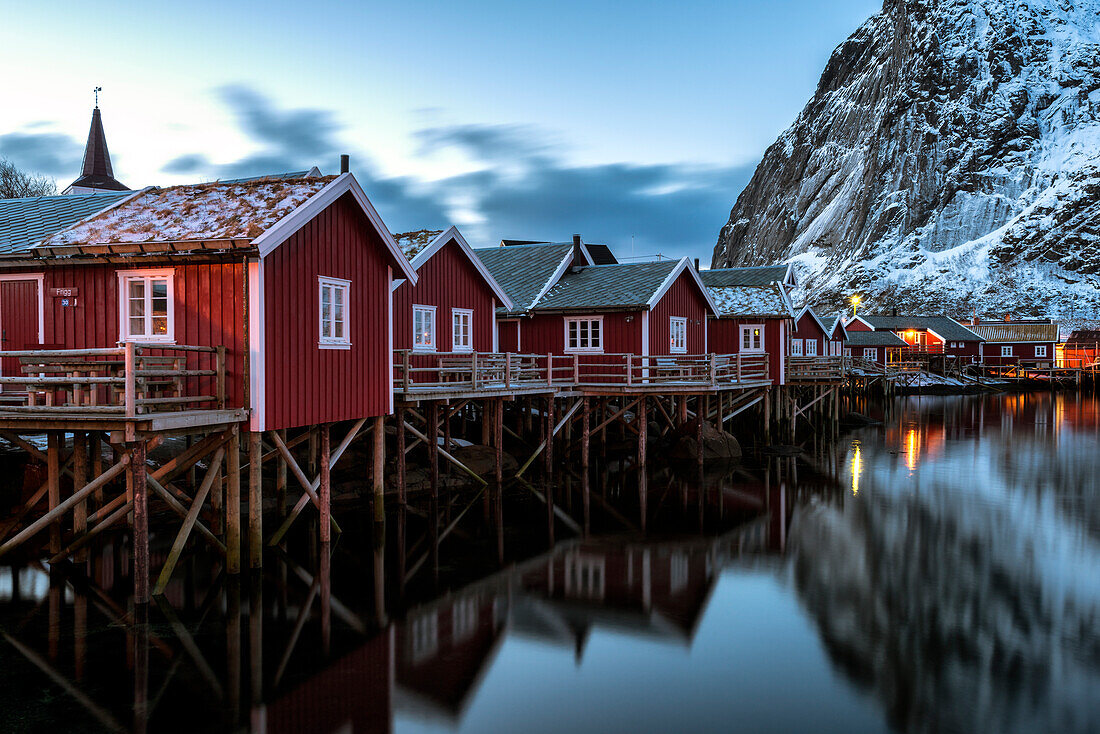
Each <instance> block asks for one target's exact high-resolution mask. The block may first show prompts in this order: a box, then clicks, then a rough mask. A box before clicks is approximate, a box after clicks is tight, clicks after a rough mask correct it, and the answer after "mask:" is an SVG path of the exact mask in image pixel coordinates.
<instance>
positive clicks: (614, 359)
mask: <svg viewBox="0 0 1100 734" xmlns="http://www.w3.org/2000/svg"><path fill="white" fill-rule="evenodd" d="M769 379H770V375H769V371H768V355H767V354H763V353H754V354H726V355H722V354H702V355H671V356H670V355H666V356H649V357H643V356H639V355H636V354H604V353H591V354H587V353H576V354H512V353H507V354H496V353H491V354H487V353H470V352H465V353H457V352H447V353H423V352H415V351H410V350H405V349H402V350H397V351H396V352H395V354H394V389H395V390H396V391H398V392H406V393H408V392H417V391H420V392H426V391H433V390H459V389H483V388H494V389H509V388H521V387H532V386H536V387H542V386H545V387H553V388H568V387H596V386H616V387H631V386H643V385H661V384H664V385H701V386H707V385H709V386H718V385H731V384H740V383H759V382H766V381H768V380H769Z"/></svg>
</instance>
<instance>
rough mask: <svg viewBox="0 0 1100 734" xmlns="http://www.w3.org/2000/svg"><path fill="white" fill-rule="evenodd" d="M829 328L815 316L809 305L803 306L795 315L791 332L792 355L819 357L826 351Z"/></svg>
mask: <svg viewBox="0 0 1100 734" xmlns="http://www.w3.org/2000/svg"><path fill="white" fill-rule="evenodd" d="M831 331H832V330H831V329H830V328H829V327H827V326H826V325H825V324H824V323H823V322H822V321H821V319H819V318H818V317H817V314H815V313H814V310H813V309H812V308H810V307H809V306H803V307H802V310H801V311H799V312H798V313H797V314H796V315H795V319H794V331H793V332H791V356H792V357H820V356H822V355H824V354H825V353H826V344H827V343H828V341H829V337H830V336H831Z"/></svg>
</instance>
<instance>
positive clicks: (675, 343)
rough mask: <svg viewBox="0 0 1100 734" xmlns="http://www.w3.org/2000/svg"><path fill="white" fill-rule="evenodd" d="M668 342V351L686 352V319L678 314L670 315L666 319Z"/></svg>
mask: <svg viewBox="0 0 1100 734" xmlns="http://www.w3.org/2000/svg"><path fill="white" fill-rule="evenodd" d="M668 332H669V344H668V351H670V352H672V353H677V352H679V353H681V354H683V353H684V352H687V350H688V347H687V344H688V339H687V333H688V320H687V319H685V318H681V317H679V316H672V317H670V318H669V320H668Z"/></svg>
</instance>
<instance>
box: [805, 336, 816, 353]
mask: <svg viewBox="0 0 1100 734" xmlns="http://www.w3.org/2000/svg"><path fill="white" fill-rule="evenodd" d="M806 356H807V357H816V356H817V339H807V340H806Z"/></svg>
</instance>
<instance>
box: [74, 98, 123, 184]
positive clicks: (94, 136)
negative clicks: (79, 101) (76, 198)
mask: <svg viewBox="0 0 1100 734" xmlns="http://www.w3.org/2000/svg"><path fill="white" fill-rule="evenodd" d="M99 90H100V87H96V102H97V103H98V102H99V94H98V93H99ZM129 190H130V189H129V188H128V187H126V186H123V185H122V184H121V183H119V182H118V181H117V180H115V175H114V171H112V170H111V154H110V153H109V152H108V151H107V136H106V135H104V134H103V118H102V116H101V115H100V113H99V104H96V106H95V109H93V110H92V126H91V128H90V129H89V130H88V145H87V146H86V147H85V148H84V167H83V168H82V169H81V172H80V178H78V179H77V180H75V181H73V182H72V183H71V184H69V187H68V188H67V189H65V193H66V194H90V193H95V192H96V191H129Z"/></svg>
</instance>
